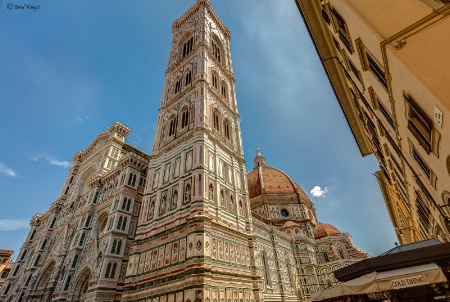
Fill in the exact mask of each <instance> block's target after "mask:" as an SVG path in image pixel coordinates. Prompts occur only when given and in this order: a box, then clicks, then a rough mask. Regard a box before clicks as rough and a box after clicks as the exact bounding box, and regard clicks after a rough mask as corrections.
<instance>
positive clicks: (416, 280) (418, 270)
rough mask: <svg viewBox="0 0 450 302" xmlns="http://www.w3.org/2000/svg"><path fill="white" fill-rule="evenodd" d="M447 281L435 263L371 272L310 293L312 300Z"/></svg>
mask: <svg viewBox="0 0 450 302" xmlns="http://www.w3.org/2000/svg"><path fill="white" fill-rule="evenodd" d="M440 282H447V279H446V278H445V276H444V274H443V273H442V270H441V269H440V268H439V266H437V265H436V264H435V263H428V264H423V265H417V266H412V267H405V268H400V269H395V270H390V271H386V272H380V273H377V272H373V273H370V274H366V275H364V276H361V277H359V278H356V279H353V280H349V281H347V282H344V283H341V284H339V285H337V286H335V287H332V288H327V289H324V290H320V291H318V292H315V293H312V294H311V300H312V301H322V300H325V299H330V298H335V297H339V296H347V295H357V294H367V293H375V292H382V291H388V290H393V289H400V288H407V287H413V286H419V285H425V284H432V283H440Z"/></svg>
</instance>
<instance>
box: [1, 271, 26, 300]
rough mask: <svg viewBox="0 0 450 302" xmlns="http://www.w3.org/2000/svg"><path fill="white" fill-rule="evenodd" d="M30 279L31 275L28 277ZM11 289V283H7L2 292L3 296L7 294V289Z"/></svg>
mask: <svg viewBox="0 0 450 302" xmlns="http://www.w3.org/2000/svg"><path fill="white" fill-rule="evenodd" d="M30 277H31V275H30ZM10 288H11V283H8V285H6V288H5V290H4V291H3V294H4V295H6V294H7V293H8V292H9V289H10Z"/></svg>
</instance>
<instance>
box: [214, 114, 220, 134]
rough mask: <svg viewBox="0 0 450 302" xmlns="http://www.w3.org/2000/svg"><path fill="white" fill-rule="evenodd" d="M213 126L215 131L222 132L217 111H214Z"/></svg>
mask: <svg viewBox="0 0 450 302" xmlns="http://www.w3.org/2000/svg"><path fill="white" fill-rule="evenodd" d="M213 123H214V124H213V126H214V129H216V130H217V131H220V126H219V113H218V112H217V111H214V113H213Z"/></svg>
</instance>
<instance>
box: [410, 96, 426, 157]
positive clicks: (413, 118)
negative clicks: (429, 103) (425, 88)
mask: <svg viewBox="0 0 450 302" xmlns="http://www.w3.org/2000/svg"><path fill="white" fill-rule="evenodd" d="M403 97H404V99H405V103H406V114H407V119H408V129H409V130H410V131H411V133H412V134H413V135H414V137H415V138H416V139H417V141H418V142H419V144H420V145H421V146H422V147H423V148H424V149H425V151H426V152H427V154H430V152H431V149H432V132H433V126H432V125H433V124H432V123H431V122H430V120H429V119H428V117H427V116H426V115H425V114H423V112H422V110H421V109H420V108H419V106H417V105H416V104H415V102H414V101H413V100H412V99H411V98H410V97H409V96H407V95H406V94H403Z"/></svg>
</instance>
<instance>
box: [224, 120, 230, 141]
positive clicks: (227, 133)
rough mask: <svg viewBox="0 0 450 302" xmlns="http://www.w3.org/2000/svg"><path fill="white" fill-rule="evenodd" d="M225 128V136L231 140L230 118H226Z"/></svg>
mask: <svg viewBox="0 0 450 302" xmlns="http://www.w3.org/2000/svg"><path fill="white" fill-rule="evenodd" d="M223 129H224V134H225V138H226V139H227V140H230V123H229V122H228V120H225V121H224V122H223Z"/></svg>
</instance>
